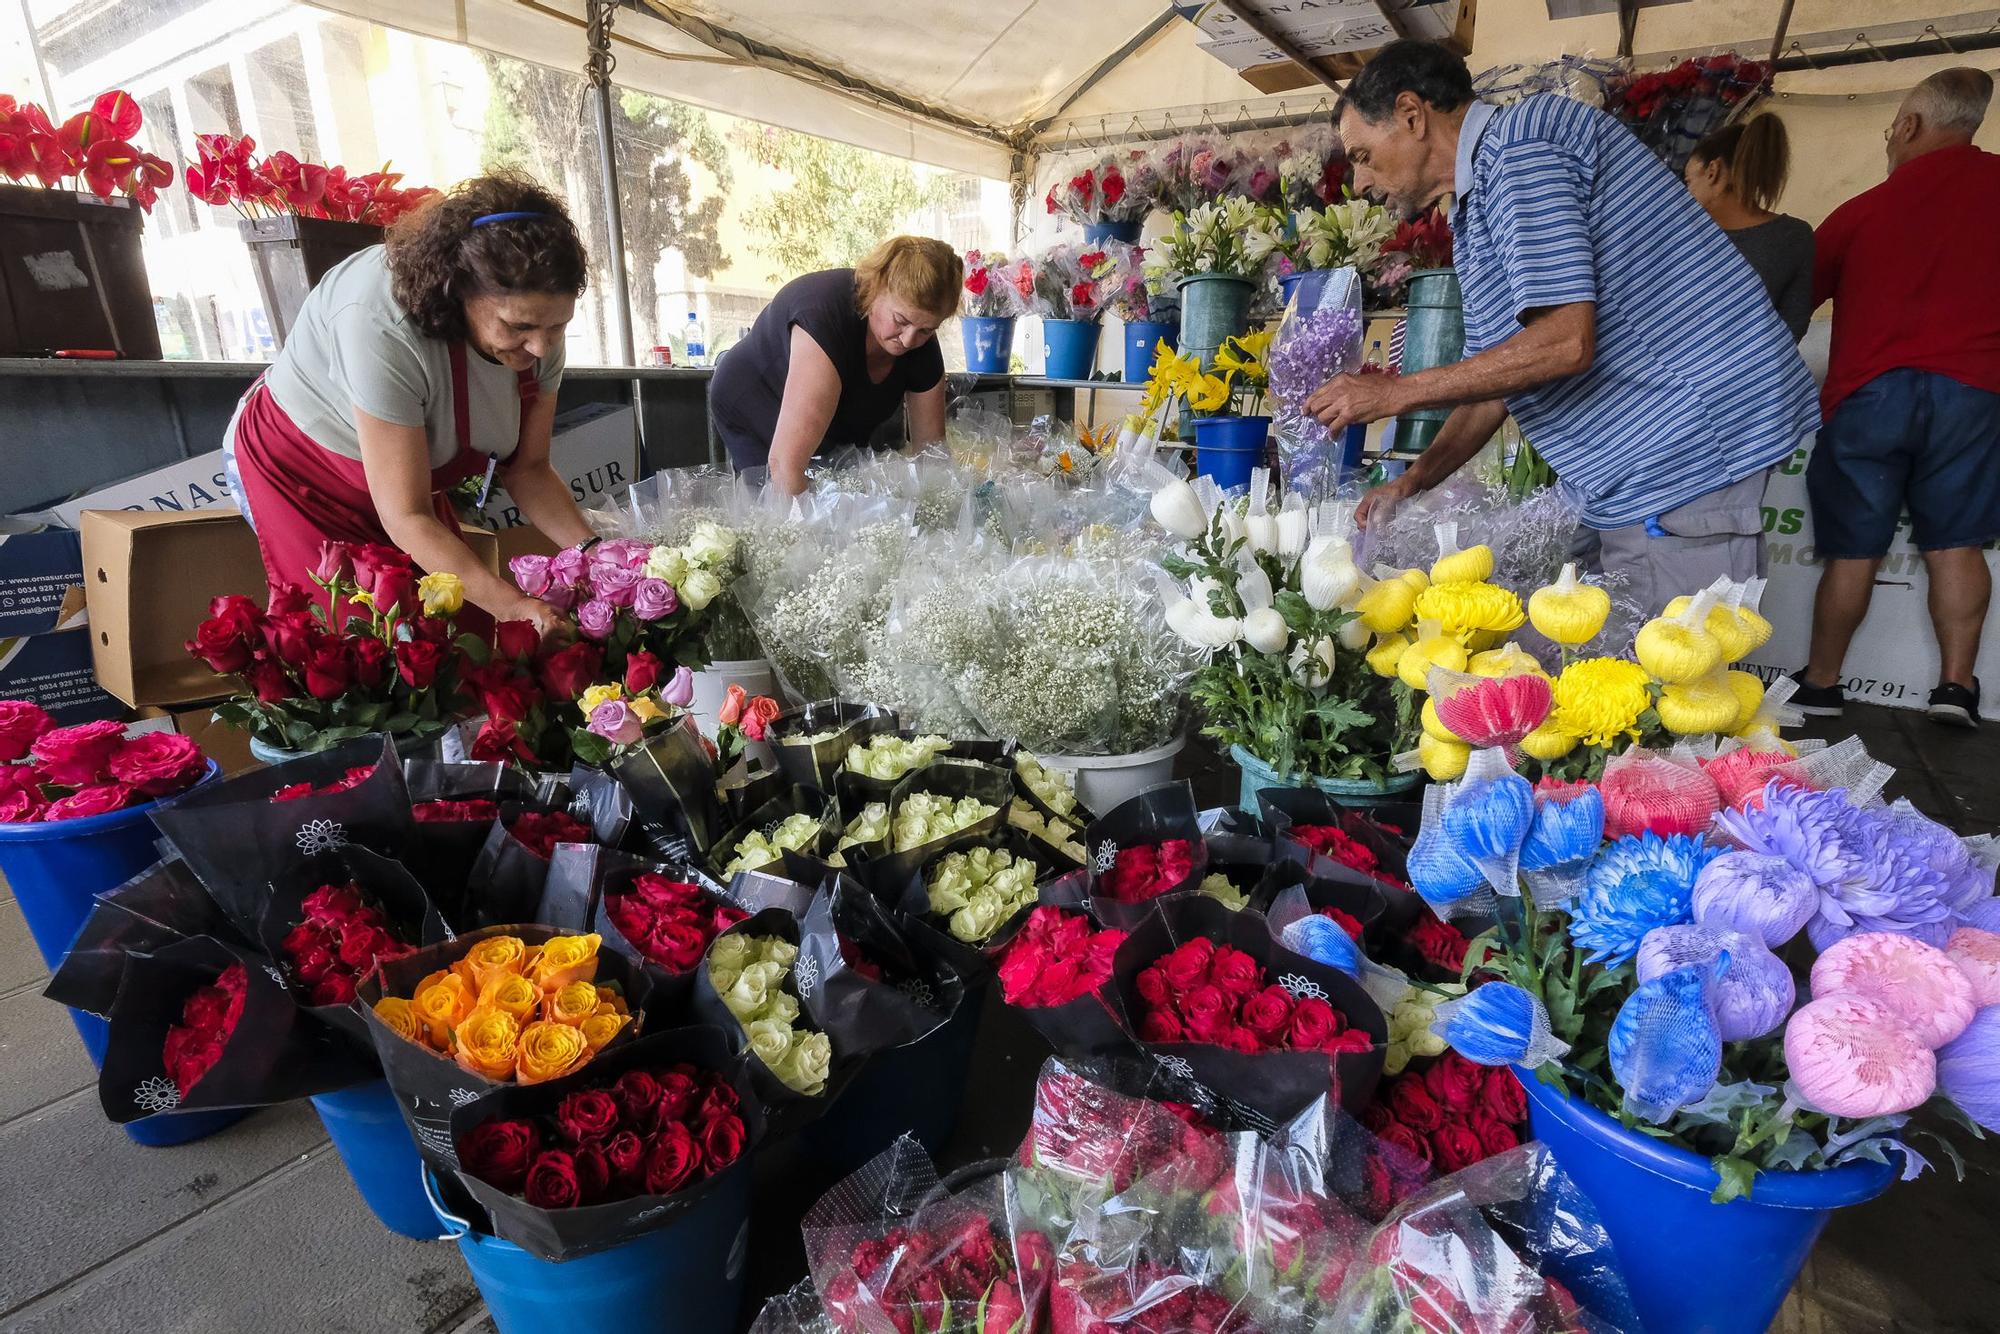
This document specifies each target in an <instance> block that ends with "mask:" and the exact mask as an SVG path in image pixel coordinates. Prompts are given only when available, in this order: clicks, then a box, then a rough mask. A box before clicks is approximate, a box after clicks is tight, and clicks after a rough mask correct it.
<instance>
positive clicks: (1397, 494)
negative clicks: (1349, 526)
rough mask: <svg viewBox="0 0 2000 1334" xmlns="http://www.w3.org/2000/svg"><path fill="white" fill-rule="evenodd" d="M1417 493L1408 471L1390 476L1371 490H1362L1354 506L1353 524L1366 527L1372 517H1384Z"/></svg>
mask: <svg viewBox="0 0 2000 1334" xmlns="http://www.w3.org/2000/svg"><path fill="white" fill-rule="evenodd" d="M1416 493H1417V485H1416V482H1415V480H1414V479H1412V478H1411V476H1410V474H1409V473H1408V472H1404V473H1402V474H1400V475H1398V476H1396V477H1392V478H1390V479H1389V480H1388V481H1386V482H1384V483H1382V485H1380V486H1378V487H1375V488H1374V489H1373V490H1371V491H1367V492H1364V493H1363V494H1362V496H1361V503H1360V504H1359V505H1357V506H1355V507H1354V524H1355V526H1356V527H1357V528H1366V527H1367V526H1368V521H1369V520H1370V519H1374V518H1377V517H1379V518H1383V519H1386V518H1388V517H1389V515H1390V513H1391V512H1392V511H1394V510H1395V508H1396V506H1398V505H1400V504H1402V503H1403V502H1404V501H1405V500H1408V499H1409V498H1410V497H1411V496H1413V495H1415V494H1416Z"/></svg>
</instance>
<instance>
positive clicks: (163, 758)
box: [0, 699, 214, 824]
mask: <svg viewBox="0 0 2000 1334" xmlns="http://www.w3.org/2000/svg"><path fill="white" fill-rule="evenodd" d="M213 768H214V765H213V764H212V763H211V762H210V760H209V758H208V757H207V756H206V755H204V754H202V753H201V747H200V746H197V745H196V744H195V743H194V741H193V740H192V739H191V738H188V737H185V736H182V735H181V734H180V733H178V732H142V733H140V734H139V735H138V736H136V737H129V738H128V737H127V736H126V735H125V724H123V723H119V722H112V721H109V720H106V721H103V722H94V723H79V724H77V725H76V726H74V727H57V726H56V725H55V719H53V718H51V717H49V715H48V713H47V712H46V711H44V710H43V709H42V707H41V706H40V705H38V704H31V703H29V702H28V701H26V700H18V699H8V700H0V824H34V823H37V822H39V821H44V820H81V819H86V818H88V817H89V816H93V815H108V814H110V813H111V812H112V811H122V810H124V809H126V808H127V807H129V806H140V805H144V804H146V803H148V802H152V801H157V800H159V799H160V798H162V797H170V796H173V795H174V794H176V793H179V792H185V791H186V790H187V789H188V788H191V787H193V786H194V785H195V784H196V783H199V782H200V781H201V780H202V779H203V778H204V777H206V776H207V775H208V773H209V772H210V771H211V770H212V769H213Z"/></svg>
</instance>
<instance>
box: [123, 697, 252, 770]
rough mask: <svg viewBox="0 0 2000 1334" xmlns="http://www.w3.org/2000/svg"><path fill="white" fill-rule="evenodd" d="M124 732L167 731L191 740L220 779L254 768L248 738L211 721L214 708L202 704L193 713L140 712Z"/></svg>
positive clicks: (211, 705)
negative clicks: (212, 763) (219, 769)
mask: <svg viewBox="0 0 2000 1334" xmlns="http://www.w3.org/2000/svg"><path fill="white" fill-rule="evenodd" d="M127 730H128V731H132V732H137V731H142V730H148V731H149V730H171V731H175V732H179V733H180V734H181V735H182V736H184V737H189V738H192V739H193V741H194V743H195V744H196V745H197V746H200V747H201V750H202V754H204V755H206V756H208V758H210V759H211V760H214V761H216V762H217V763H219V764H221V765H222V772H223V776H224V777H231V776H233V775H236V774H240V773H242V772H243V771H244V770H246V769H254V768H257V767H258V764H259V762H258V760H257V759H256V758H255V757H253V756H252V755H251V754H250V734H249V733H248V732H245V731H243V730H242V729H241V728H236V727H230V726H229V725H227V724H226V723H219V722H217V721H216V720H215V706H214V705H213V704H203V705H201V706H200V707H198V708H193V709H161V708H151V707H148V708H143V709H140V710H139V721H138V722H136V723H134V724H133V725H132V726H131V727H130V728H129V729H127Z"/></svg>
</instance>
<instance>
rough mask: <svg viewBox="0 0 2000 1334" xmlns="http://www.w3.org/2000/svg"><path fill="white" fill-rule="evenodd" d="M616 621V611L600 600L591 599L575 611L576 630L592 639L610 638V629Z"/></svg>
mask: <svg viewBox="0 0 2000 1334" xmlns="http://www.w3.org/2000/svg"><path fill="white" fill-rule="evenodd" d="M617 621H618V609H617V608H616V607H614V606H612V605H611V604H610V603H609V602H606V601H604V600H603V599H602V598H592V599H591V600H590V601H588V602H586V603H584V604H583V605H582V606H581V607H578V608H577V609H576V625H577V629H579V630H581V631H583V633H584V634H585V635H587V636H589V637H590V638H592V639H609V638H611V627H612V626H613V625H615V624H616V623H617Z"/></svg>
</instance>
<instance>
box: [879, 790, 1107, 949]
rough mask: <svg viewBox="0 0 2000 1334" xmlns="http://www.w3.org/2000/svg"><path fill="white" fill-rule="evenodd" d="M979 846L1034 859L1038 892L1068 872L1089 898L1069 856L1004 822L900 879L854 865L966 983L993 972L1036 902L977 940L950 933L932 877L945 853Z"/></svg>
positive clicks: (919, 938)
mask: <svg viewBox="0 0 2000 1334" xmlns="http://www.w3.org/2000/svg"><path fill="white" fill-rule="evenodd" d="M975 848H993V849H997V850H1001V851H1005V852H1006V853H1007V854H1008V855H1010V856H1012V857H1014V858H1015V859H1016V860H1025V861H1028V862H1031V863H1033V865H1034V867H1035V885H1036V888H1037V892H1038V894H1039V891H1040V890H1041V889H1042V888H1043V887H1045V886H1047V885H1048V884H1050V883H1051V882H1052V881H1055V880H1059V879H1061V878H1063V877H1065V876H1074V877H1075V878H1076V891H1075V898H1077V899H1086V898H1087V897H1088V895H1089V890H1088V888H1087V883H1086V881H1085V878H1084V877H1083V875H1082V873H1081V872H1079V871H1077V870H1076V869H1075V868H1074V867H1071V866H1070V865H1069V864H1068V861H1067V859H1065V858H1064V857H1062V856H1061V855H1060V854H1058V853H1057V852H1056V851H1055V849H1053V848H1051V847H1050V846H1049V845H1048V844H1046V843H1044V842H1042V841H1041V840H1040V839H1038V838H1033V837H1030V836H1029V835H1028V834H1026V833H1024V832H1023V831H1021V830H1019V829H1015V828H1013V827H1012V826H1010V825H1002V826H1000V827H999V828H997V829H993V830H991V831H989V832H987V833H985V834H983V835H981V836H980V837H979V838H978V839H976V840H974V841H972V842H969V843H965V844H962V845H960V846H958V847H955V848H952V849H949V850H947V851H944V852H939V853H936V854H934V855H933V856H931V857H929V858H926V859H925V861H924V862H923V864H922V865H921V866H919V867H917V869H916V870H915V871H914V872H912V873H911V874H910V875H908V876H905V877H903V879H902V880H901V881H894V880H891V879H890V878H889V877H887V876H881V875H876V874H872V873H873V872H875V870H876V867H875V865H874V864H873V863H864V864H863V865H862V866H860V867H858V868H856V871H855V876H856V878H857V879H860V880H862V881H863V883H865V884H867V885H868V887H869V888H870V889H871V890H873V891H874V893H875V895H876V897H877V898H880V899H881V900H882V901H883V902H885V903H889V904H892V905H894V907H895V909H896V911H897V912H898V913H899V914H900V915H901V916H902V918H903V919H904V920H905V921H907V922H908V923H909V932H910V935H911V937H912V938H913V939H914V940H915V941H917V942H918V943H920V944H921V945H922V946H923V947H924V948H925V949H927V950H929V951H931V952H932V953H934V954H937V955H939V956H940V957H942V958H943V959H944V960H945V962H947V963H949V964H950V965H951V966H952V968H953V969H954V970H956V971H957V972H958V974H959V975H960V976H961V977H963V978H965V979H967V981H968V982H978V983H983V982H984V981H985V980H986V979H987V978H989V977H990V976H991V975H992V973H993V959H994V956H995V955H996V953H997V951H998V950H999V949H1000V948H1001V947H1002V946H1004V945H1005V944H1006V943H1007V942H1008V941H1009V940H1011V939H1013V937H1014V936H1015V934H1016V933H1018V932H1019V931H1020V929H1021V924H1022V923H1024V922H1026V921H1027V920H1028V914H1029V913H1030V912H1033V911H1034V905H1030V906H1029V907H1026V908H1022V909H1021V910H1019V911H1018V912H1016V913H1015V914H1014V915H1013V916H1012V917H1010V918H1008V919H1007V921H1006V922H1004V923H1003V924H1002V925H1001V926H1000V927H999V928H998V929H997V930H995V931H994V932H993V934H992V935H990V936H988V937H987V938H986V939H985V940H983V941H980V942H978V943H977V944H974V943H971V942H968V941H963V940H960V939H959V938H958V937H956V936H954V935H952V934H951V927H950V921H949V919H948V917H946V916H943V915H939V914H936V913H933V912H932V911H931V899H930V880H931V875H932V873H933V872H934V871H935V870H936V869H937V867H938V864H939V863H940V862H942V861H943V860H944V859H945V858H946V857H949V856H952V855H953V854H954V853H962V852H971V851H972V850H974V849H975ZM1065 906H1068V905H1065Z"/></svg>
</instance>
